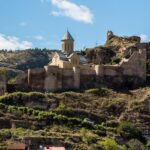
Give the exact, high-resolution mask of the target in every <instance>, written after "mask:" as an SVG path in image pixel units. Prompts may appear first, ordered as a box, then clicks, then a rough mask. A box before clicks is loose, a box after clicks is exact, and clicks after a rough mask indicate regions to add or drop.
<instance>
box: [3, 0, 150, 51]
mask: <svg viewBox="0 0 150 150" xmlns="http://www.w3.org/2000/svg"><path fill="white" fill-rule="evenodd" d="M149 6H150V0H0V19H1V21H0V49H2V48H7V49H24V48H29V47H33V48H34V47H39V48H48V49H60V40H61V38H62V36H63V35H64V33H65V32H66V29H67V28H69V31H70V32H71V34H72V36H73V37H74V39H75V48H76V49H77V50H80V49H82V48H83V47H84V46H85V47H94V46H95V45H96V43H98V44H103V43H104V42H105V40H106V32H107V31H108V30H112V31H113V32H114V33H115V34H117V35H125V36H130V35H139V36H141V37H142V40H143V41H149V40H150V39H149V37H150V21H149V18H150V9H149Z"/></svg>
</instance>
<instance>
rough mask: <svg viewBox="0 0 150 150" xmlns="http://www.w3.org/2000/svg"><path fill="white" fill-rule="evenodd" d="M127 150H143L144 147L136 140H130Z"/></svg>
mask: <svg viewBox="0 0 150 150" xmlns="http://www.w3.org/2000/svg"><path fill="white" fill-rule="evenodd" d="M127 147H128V149H129V150H145V146H144V145H143V144H142V143H141V142H140V141H139V140H137V139H132V140H130V141H129V142H128V143H127Z"/></svg>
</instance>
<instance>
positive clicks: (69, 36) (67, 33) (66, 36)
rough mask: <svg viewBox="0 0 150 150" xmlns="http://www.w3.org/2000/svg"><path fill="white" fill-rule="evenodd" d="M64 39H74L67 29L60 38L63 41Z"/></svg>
mask: <svg viewBox="0 0 150 150" xmlns="http://www.w3.org/2000/svg"><path fill="white" fill-rule="evenodd" d="M65 40H71V41H74V38H73V37H72V35H71V34H70V33H69V31H67V32H66V33H65V35H64V36H63V38H62V41H65Z"/></svg>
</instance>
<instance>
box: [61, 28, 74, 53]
mask: <svg viewBox="0 0 150 150" xmlns="http://www.w3.org/2000/svg"><path fill="white" fill-rule="evenodd" d="M61 50H62V52H63V53H65V54H66V55H69V54H71V53H73V51H74V39H73V37H72V36H71V34H70V33H69V31H68V30H67V32H66V34H65V35H64V37H63V38H62V40H61Z"/></svg>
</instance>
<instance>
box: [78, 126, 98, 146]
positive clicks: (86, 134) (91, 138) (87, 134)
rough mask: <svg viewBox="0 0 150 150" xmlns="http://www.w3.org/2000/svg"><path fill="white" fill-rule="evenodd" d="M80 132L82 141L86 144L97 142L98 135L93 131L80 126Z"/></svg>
mask: <svg viewBox="0 0 150 150" xmlns="http://www.w3.org/2000/svg"><path fill="white" fill-rule="evenodd" d="M80 132H81V135H82V140H83V142H85V143H87V144H94V143H96V142H97V138H98V136H97V135H96V134H94V133H93V132H91V131H89V130H86V129H85V128H82V129H81V131H80Z"/></svg>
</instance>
